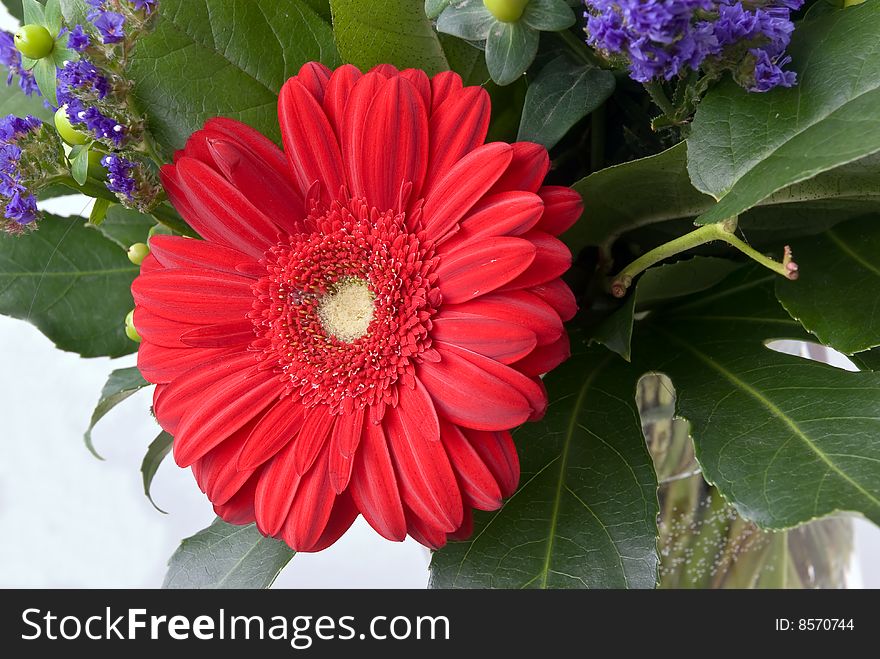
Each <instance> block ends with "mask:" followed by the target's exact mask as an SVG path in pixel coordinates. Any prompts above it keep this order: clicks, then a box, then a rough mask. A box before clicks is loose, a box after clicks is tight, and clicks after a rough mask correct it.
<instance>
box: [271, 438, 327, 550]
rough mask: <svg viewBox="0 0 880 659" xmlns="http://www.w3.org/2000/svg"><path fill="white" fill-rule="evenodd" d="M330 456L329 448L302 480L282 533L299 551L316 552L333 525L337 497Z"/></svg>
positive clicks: (287, 541)
mask: <svg viewBox="0 0 880 659" xmlns="http://www.w3.org/2000/svg"><path fill="white" fill-rule="evenodd" d="M327 454H328V450H327V447H325V448H324V450H323V451H321V453H320V455H319V456H318V458H317V459H316V460H315V463H314V466H313V467H312V468H311V469H310V470H309V471H308V473H306V474H305V475H304V476H303V477H302V480H301V481H300V483H299V487H298V488H297V489H296V495H295V496H294V498H293V503H292V504H291V506H290V513H289V514H288V516H287V521H286V522H285V523H284V528H283V529H282V531H281V535H282V537H283V538H284V541H285V542H286V543H287V544H288V545H290V547H291V548H292V549H294V550H296V551H315V545H316V544H317V542H318V540H319V539H320V538H321V536H322V535H323V534H324V529H326V528H327V523H328V522H329V521H330V513H331V512H332V511H333V504H334V503H335V502H336V495H335V493H334V492H333V488H331V487H330V475H329V473H328V470H327Z"/></svg>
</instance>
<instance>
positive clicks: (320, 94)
mask: <svg viewBox="0 0 880 659" xmlns="http://www.w3.org/2000/svg"><path fill="white" fill-rule="evenodd" d="M330 73H331V71H330V69H329V68H327V67H326V66H324V65H323V64H321V63H320V62H306V63H305V64H303V65H302V68H300V70H299V73H297V74H296V79H297V80H298V81H299V82H300V83H301V84H302V86H303V87H305V88H306V89H307V90H309V93H310V94H311V95H312V96H314V97H315V100H316V101H318V103H323V102H324V89H325V88H326V87H327V82H328V81H329V80H330Z"/></svg>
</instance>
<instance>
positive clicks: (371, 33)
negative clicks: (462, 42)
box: [330, 0, 449, 75]
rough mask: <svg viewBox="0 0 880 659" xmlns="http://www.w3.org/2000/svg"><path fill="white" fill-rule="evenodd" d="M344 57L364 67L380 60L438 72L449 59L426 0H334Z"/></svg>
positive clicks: (335, 24) (335, 22)
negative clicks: (435, 28)
mask: <svg viewBox="0 0 880 659" xmlns="http://www.w3.org/2000/svg"><path fill="white" fill-rule="evenodd" d="M330 7H331V9H332V10H333V31H334V34H335V36H336V44H337V46H338V47H339V53H340V54H341V55H342V58H343V59H344V60H345V61H346V62H349V63H351V64H354V65H355V66H357V67H358V68H360V69H362V70H366V69H369V68H371V67H373V66H376V65H377V64H393V65H395V66H397V67H398V68H402V69H405V68H415V69H423V70H424V71H425V72H426V73H427V74H428V75H434V74H437V73H440V72H441V71H446V70H447V69H449V63H448V62H447V60H446V55H445V54H444V53H443V48H442V47H441V45H440V40H439V39H438V38H437V33H436V32H435V31H434V28H433V27H431V21H430V20H428V17H427V16H426V15H425V3H424V1H423V0H384V1H383V2H374V0H330Z"/></svg>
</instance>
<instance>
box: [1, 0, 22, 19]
mask: <svg viewBox="0 0 880 659" xmlns="http://www.w3.org/2000/svg"><path fill="white" fill-rule="evenodd" d="M3 4H4V5H5V6H6V9H8V10H9V13H10V14H12V16H13V17H14V18H17V19H18V20H19V21H20V20H21V19H22V18H24V11H23V9H22V5H21V0H3Z"/></svg>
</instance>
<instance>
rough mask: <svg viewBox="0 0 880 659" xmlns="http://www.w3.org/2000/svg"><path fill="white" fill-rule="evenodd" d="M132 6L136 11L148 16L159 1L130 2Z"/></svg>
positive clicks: (135, 0)
mask: <svg viewBox="0 0 880 659" xmlns="http://www.w3.org/2000/svg"><path fill="white" fill-rule="evenodd" d="M132 4H133V5H134V8H135V9H137V10H138V11H143V12H144V13H145V14H150V13H152V12H153V10H154V9H155V8H156V5H157V4H159V0H132Z"/></svg>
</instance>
